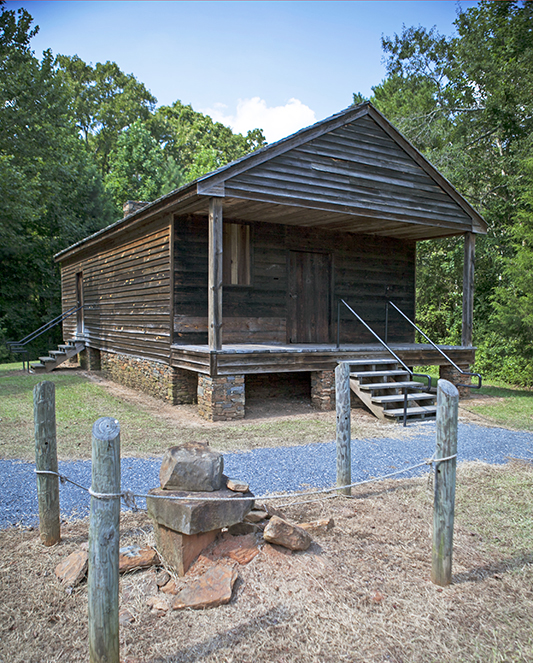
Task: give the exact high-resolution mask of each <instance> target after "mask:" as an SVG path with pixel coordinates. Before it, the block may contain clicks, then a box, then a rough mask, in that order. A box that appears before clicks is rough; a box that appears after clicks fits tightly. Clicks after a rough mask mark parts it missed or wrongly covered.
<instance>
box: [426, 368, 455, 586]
mask: <svg viewBox="0 0 533 663" xmlns="http://www.w3.org/2000/svg"><path fill="white" fill-rule="evenodd" d="M458 408H459V392H458V391H457V387H455V386H454V385H453V384H452V383H451V382H448V381H447V380H439V382H438V386H437V448H436V453H435V463H436V465H435V497H434V502H433V555H432V565H431V580H432V581H433V582H434V583H435V584H436V585H440V586H441V587H443V586H445V585H449V584H450V583H451V581H452V549H453V519H454V511H455V471H456V467H457V458H452V459H451V460H445V461H443V462H442V463H439V462H438V459H439V458H448V457H449V456H454V455H455V454H457V411H458Z"/></svg>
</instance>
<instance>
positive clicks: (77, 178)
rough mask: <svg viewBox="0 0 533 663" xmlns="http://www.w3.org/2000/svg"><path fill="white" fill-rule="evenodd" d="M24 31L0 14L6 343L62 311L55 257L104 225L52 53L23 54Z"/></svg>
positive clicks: (99, 190) (10, 15) (1, 289)
mask: <svg viewBox="0 0 533 663" xmlns="http://www.w3.org/2000/svg"><path fill="white" fill-rule="evenodd" d="M30 24H31V17H29V15H28V14H27V12H25V10H19V12H18V20H17V16H16V15H15V12H12V11H6V10H3V11H2V14H1V15H0V81H1V82H0V118H1V121H0V264H1V267H0V327H2V328H3V329H4V330H5V332H4V333H5V335H6V336H7V337H8V338H10V339H11V340H15V339H20V338H21V337H22V336H24V335H25V334H26V333H28V332H29V331H31V330H32V329H35V328H37V327H39V326H41V325H42V324H43V322H45V321H47V320H49V319H50V318H52V317H54V316H56V315H57V314H58V312H59V310H60V305H59V299H60V296H59V294H60V293H59V288H60V285H59V284H60V279H59V272H58V269H57V266H56V265H55V264H54V261H53V255H54V254H55V253H56V252H57V251H59V250H61V249H63V248H65V247H66V246H68V245H69V244H72V243H73V242H76V241H78V240H80V239H81V238H82V237H84V236H85V235H87V234H89V233H91V232H94V231H95V230H97V229H98V228H100V227H102V225H105V224H106V223H107V222H108V221H109V220H110V218H109V207H108V206H107V204H106V200H105V197H104V194H103V187H102V183H101V180H100V177H99V175H98V172H97V170H96V168H95V166H94V165H93V164H92V162H91V160H90V158H89V157H88V155H87V153H86V150H85V148H84V146H83V144H82V142H81V140H80V138H79V135H78V131H77V129H76V127H75V125H74V123H73V122H72V120H71V116H70V113H69V104H70V99H69V97H68V94H67V91H66V90H65V88H64V86H63V85H62V83H61V81H60V80H59V78H58V77H57V75H56V73H55V70H54V63H53V58H52V54H51V53H50V52H49V51H46V52H45V53H44V54H43V58H42V60H41V61H39V60H37V59H36V58H35V57H34V56H33V54H32V53H31V52H30V50H29V46H28V44H29V40H30V38H31V36H32V35H33V34H34V33H35V31H31V30H30Z"/></svg>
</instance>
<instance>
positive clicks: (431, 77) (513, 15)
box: [372, 1, 533, 356]
mask: <svg viewBox="0 0 533 663" xmlns="http://www.w3.org/2000/svg"><path fill="white" fill-rule="evenodd" d="M455 25H456V27H457V32H458V34H457V36H455V37H444V36H442V35H439V34H438V33H437V32H436V31H435V29H432V30H429V31H428V30H426V29H425V28H423V27H418V28H404V30H403V32H402V34H401V35H400V36H398V35H395V36H394V37H393V38H384V39H383V48H384V51H385V53H386V58H387V59H386V65H387V78H386V79H385V80H384V81H383V83H382V84H381V85H379V86H376V87H375V88H373V98H372V101H373V102H374V103H375V104H376V106H377V107H378V108H380V110H382V111H383V112H384V114H385V115H387V117H389V118H390V119H392V121H393V122H394V123H395V124H397V126H398V127H399V129H400V130H401V131H402V132H403V133H405V134H406V136H407V137H408V138H409V139H410V140H411V141H412V142H413V143H414V144H415V145H416V146H417V147H418V148H419V149H420V150H421V151H422V152H423V153H424V154H425V156H427V157H428V158H429V159H430V161H431V162H432V163H434V165H435V166H436V167H437V168H439V170H441V171H442V172H443V173H444V174H445V175H446V176H447V177H448V179H449V180H450V181H451V182H452V183H453V184H454V185H455V186H456V188H457V189H458V190H459V191H460V192H461V193H462V194H463V195H464V196H465V197H466V198H467V199H468V200H469V201H470V202H471V203H472V204H473V205H474V207H476V208H477V209H478V210H479V211H480V212H481V213H482V214H483V216H484V217H485V219H486V220H487V222H488V225H489V232H488V235H487V236H486V237H482V238H479V240H478V242H477V248H476V293H475V318H476V327H475V336H476V338H475V342H476V344H478V345H481V346H482V352H481V353H480V356H481V355H482V354H483V344H484V343H485V342H487V343H488V342H492V341H490V339H493V334H494V325H495V322H496V320H497V318H498V316H499V315H500V314H499V313H498V314H497V313H496V308H495V306H496V302H501V301H503V299H505V296H504V295H503V294H502V288H503V289H506V288H509V287H511V276H510V272H509V265H513V264H516V260H515V257H516V256H517V255H518V254H519V252H520V251H521V249H519V248H518V247H519V243H517V239H516V234H517V232H518V234H519V235H520V233H521V232H522V231H520V230H519V229H518V226H517V219H518V218H520V210H521V209H523V208H524V206H525V205H526V203H525V202H524V200H525V199H524V190H525V188H524V187H525V186H526V185H525V182H526V178H525V177H524V170H523V164H524V162H525V160H527V157H528V155H529V156H530V155H531V144H530V142H529V141H528V137H529V136H530V135H531V133H532V129H533V38H532V35H533V3H531V2H517V1H511V2H505V3H501V2H488V1H482V2H480V3H479V4H478V5H476V6H475V7H472V8H470V9H468V10H466V11H464V12H460V13H459V15H458V18H457V20H456V22H455ZM461 264H462V246H461V242H460V241H457V240H453V239H450V240H439V241H432V242H429V243H419V250H418V265H417V269H418V279H417V280H418V284H417V285H418V289H417V316H418V317H419V319H420V320H422V321H423V322H424V324H426V326H427V328H428V329H429V331H430V336H431V335H432V334H433V335H434V336H435V337H436V338H437V340H440V341H449V342H455V341H457V340H458V332H459V328H460V315H461V314H460V306H458V297H459V294H460V292H461V290H462V283H461V281H462V276H461ZM496 293H498V294H497V295H496ZM502 297H503V299H502ZM515 312H516V311H515ZM500 313H501V312H500ZM486 355H487V356H488V355H489V353H486Z"/></svg>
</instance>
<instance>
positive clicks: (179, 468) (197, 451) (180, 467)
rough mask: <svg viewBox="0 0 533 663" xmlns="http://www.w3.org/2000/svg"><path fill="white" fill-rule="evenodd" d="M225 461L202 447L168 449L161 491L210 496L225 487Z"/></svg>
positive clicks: (162, 468) (160, 474) (186, 445)
mask: <svg viewBox="0 0 533 663" xmlns="http://www.w3.org/2000/svg"><path fill="white" fill-rule="evenodd" d="M223 469H224V458H223V457H222V454H221V453H219V452H218V451H213V450H212V449H210V448H209V446H208V445H207V444H205V443H186V444H182V445H180V446H177V447H171V448H170V449H167V451H166V453H165V455H164V457H163V462H162V463H161V470H160V471H159V480H160V483H161V488H162V489H163V490H186V491H190V492H211V491H213V490H220V489H221V488H222V486H223V485H225V480H226V479H225V477H224V476H223V474H222V471H223Z"/></svg>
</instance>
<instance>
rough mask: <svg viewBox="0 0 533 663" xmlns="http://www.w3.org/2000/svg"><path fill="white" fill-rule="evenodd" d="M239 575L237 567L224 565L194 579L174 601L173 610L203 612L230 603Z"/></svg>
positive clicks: (214, 567)
mask: <svg viewBox="0 0 533 663" xmlns="http://www.w3.org/2000/svg"><path fill="white" fill-rule="evenodd" d="M237 575H238V574H237V571H236V569H235V567H229V566H224V565H222V564H217V565H216V566H213V567H212V568H211V569H209V570H208V571H207V573H205V574H204V575H203V576H200V577H199V578H194V580H192V581H191V582H190V583H189V584H188V585H187V586H186V587H184V588H183V589H182V590H181V592H180V593H179V594H178V596H176V598H175V599H174V601H173V603H172V608H173V609H174V610H182V609H184V608H192V609H193V610H202V609H204V608H216V607H217V606H219V605H223V604H224V603H229V602H230V601H231V594H232V591H233V585H234V584H235V581H236V580H237Z"/></svg>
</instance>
